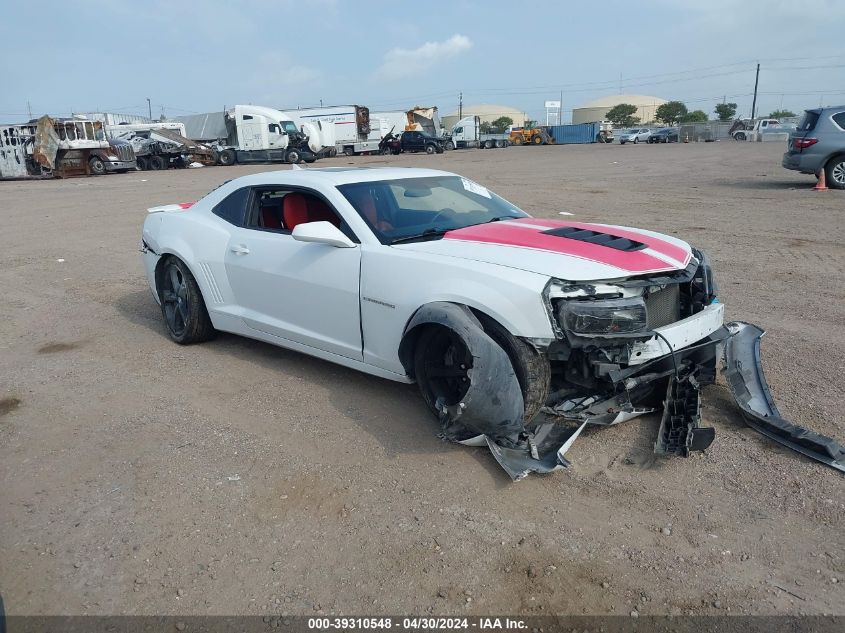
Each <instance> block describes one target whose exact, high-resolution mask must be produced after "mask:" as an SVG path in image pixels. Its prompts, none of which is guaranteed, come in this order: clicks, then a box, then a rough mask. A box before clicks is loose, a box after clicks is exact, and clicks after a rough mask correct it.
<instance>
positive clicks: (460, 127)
mask: <svg viewBox="0 0 845 633" xmlns="http://www.w3.org/2000/svg"><path fill="white" fill-rule="evenodd" d="M443 140H444V146H445V148H446V149H467V148H471V147H478V148H482V149H492V148H494V147H507V146H508V145H510V141H509V135H508V134H507V133H503V134H482V132H481V117H479V116H467V117H464V118H463V119H461V120H460V121H458V122H457V123H455V125H454V126H453V127H452V129H451V131H450V132H449V134H447V135H446V136H444V137H443Z"/></svg>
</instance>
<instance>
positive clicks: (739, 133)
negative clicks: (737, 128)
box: [734, 132, 747, 141]
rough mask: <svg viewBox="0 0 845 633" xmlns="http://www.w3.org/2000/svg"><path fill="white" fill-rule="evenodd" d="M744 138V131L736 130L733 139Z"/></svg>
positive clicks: (740, 139) (739, 139)
mask: <svg viewBox="0 0 845 633" xmlns="http://www.w3.org/2000/svg"><path fill="white" fill-rule="evenodd" d="M746 138H747V137H746V136H745V132H737V133H736V134H735V135H734V140H735V141H744V140H745V139H746Z"/></svg>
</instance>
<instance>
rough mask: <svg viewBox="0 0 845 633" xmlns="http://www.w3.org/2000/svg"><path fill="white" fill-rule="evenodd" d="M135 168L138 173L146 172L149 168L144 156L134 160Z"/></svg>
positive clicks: (148, 162)
mask: <svg viewBox="0 0 845 633" xmlns="http://www.w3.org/2000/svg"><path fill="white" fill-rule="evenodd" d="M135 166H136V167H137V169H138V170H140V171H147V170H148V169H149V168H150V161H149V159H148V158H147V157H146V156H138V157H136V158H135Z"/></svg>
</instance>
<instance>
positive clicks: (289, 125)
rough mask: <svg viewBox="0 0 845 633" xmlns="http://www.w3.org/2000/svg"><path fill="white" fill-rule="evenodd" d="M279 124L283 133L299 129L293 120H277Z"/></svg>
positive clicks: (293, 132)
mask: <svg viewBox="0 0 845 633" xmlns="http://www.w3.org/2000/svg"><path fill="white" fill-rule="evenodd" d="M279 125H281V126H282V130H284V132H285V134H296V133H297V132H299V129H298V128H297V127H296V125H295V124H294V122H293V121H279Z"/></svg>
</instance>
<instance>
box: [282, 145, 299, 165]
mask: <svg viewBox="0 0 845 633" xmlns="http://www.w3.org/2000/svg"><path fill="white" fill-rule="evenodd" d="M301 160H302V156H300V154H299V152H298V151H296V150H295V149H289V150H288V153H287V154H285V161H286V162H288V163H290V164H291V165H295V164H296V163H298V162H299V161H301Z"/></svg>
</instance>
